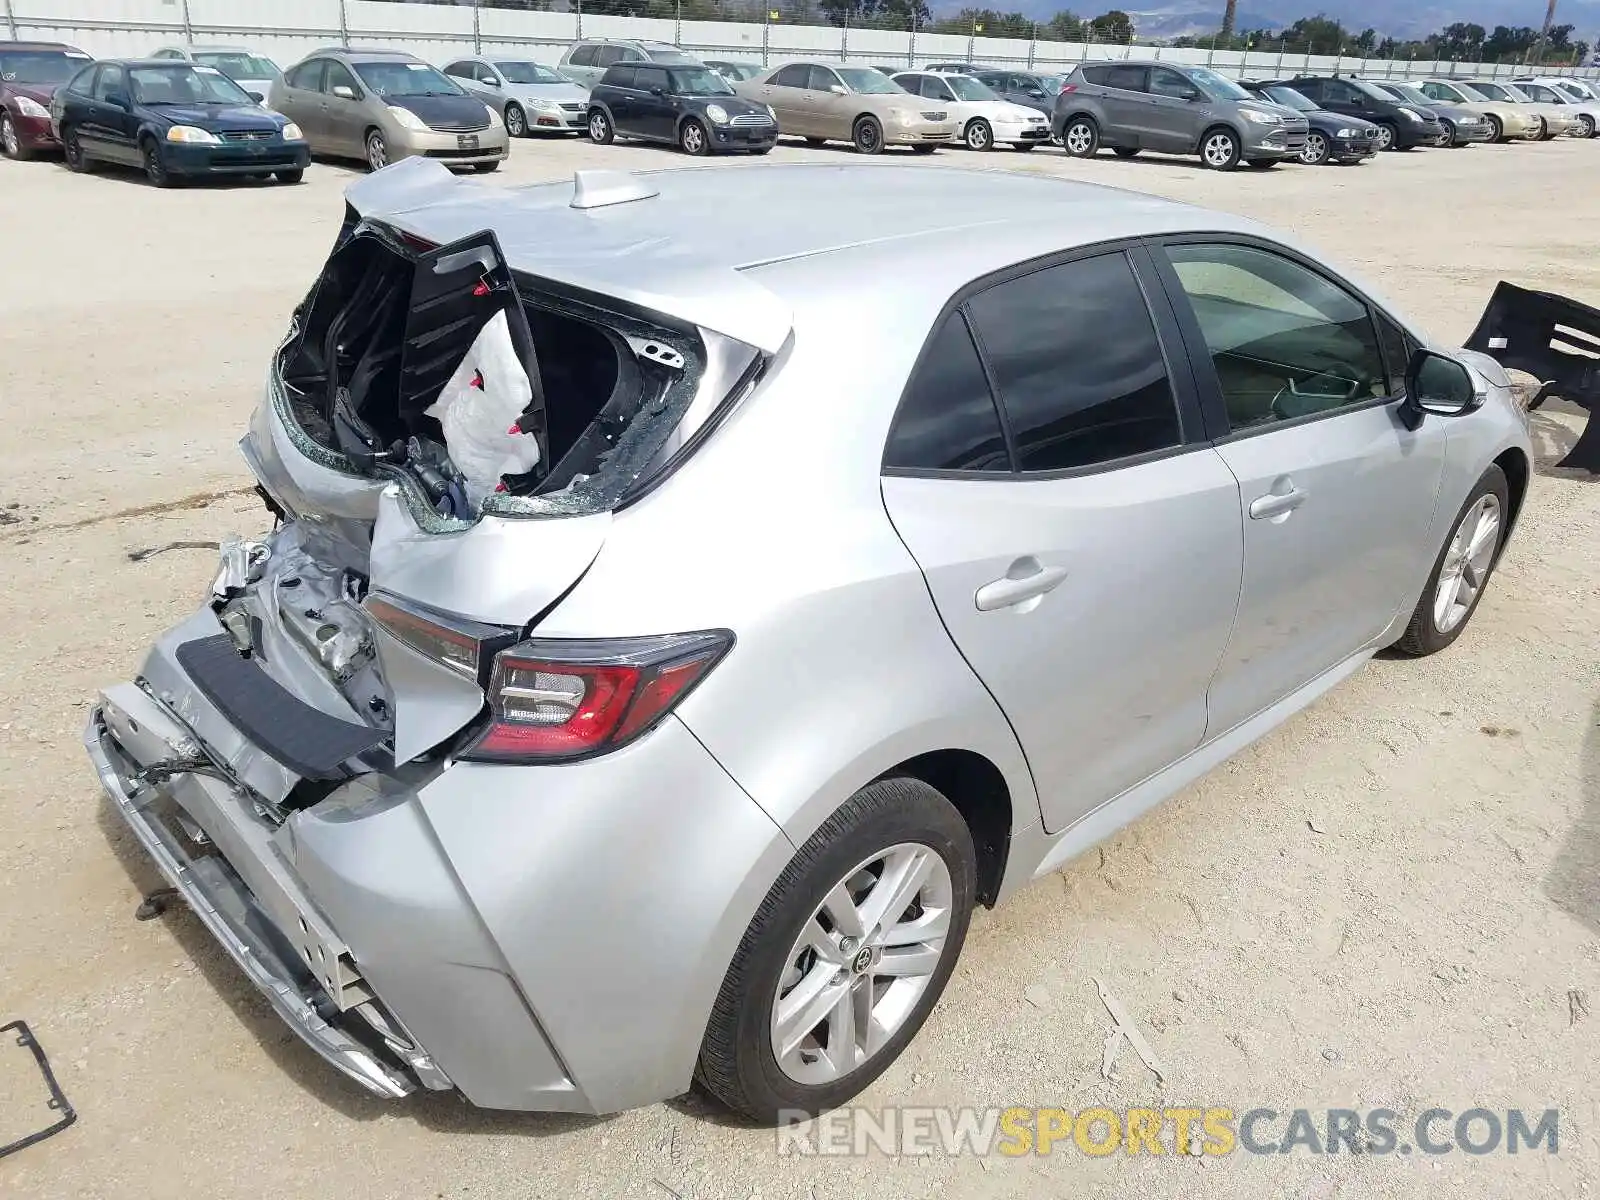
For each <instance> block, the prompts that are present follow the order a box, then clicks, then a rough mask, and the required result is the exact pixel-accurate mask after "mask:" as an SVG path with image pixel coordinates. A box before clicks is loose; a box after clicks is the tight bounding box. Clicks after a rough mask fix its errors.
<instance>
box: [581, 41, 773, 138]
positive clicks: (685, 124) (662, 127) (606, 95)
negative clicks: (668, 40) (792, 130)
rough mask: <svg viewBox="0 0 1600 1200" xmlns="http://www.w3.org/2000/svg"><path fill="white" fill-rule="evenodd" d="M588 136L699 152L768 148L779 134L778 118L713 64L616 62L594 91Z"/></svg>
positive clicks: (608, 68)
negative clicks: (748, 97) (746, 96)
mask: <svg viewBox="0 0 1600 1200" xmlns="http://www.w3.org/2000/svg"><path fill="white" fill-rule="evenodd" d="M589 136H590V137H591V138H593V139H594V140H595V141H596V142H598V143H600V144H601V145H608V144H610V143H611V142H613V141H615V140H616V139H617V138H619V137H630V138H640V139H641V140H643V141H647V142H669V143H672V144H675V145H677V146H678V147H679V148H680V149H681V150H682V151H683V152H684V153H685V154H693V155H696V156H698V155H702V154H710V153H712V152H713V151H718V150H748V151H749V152H750V153H752V154H765V153H766V152H767V151H769V150H771V149H772V147H773V145H774V144H776V142H777V140H778V119H777V117H776V116H774V115H773V112H772V110H771V109H770V108H768V107H767V106H766V105H765V104H757V103H755V102H754V101H751V100H746V99H744V98H743V97H742V96H739V95H738V94H736V93H735V92H734V90H733V86H732V85H731V84H729V83H728V81H727V80H726V79H724V78H723V77H722V76H721V75H719V74H717V73H716V72H715V71H713V70H712V69H711V68H710V67H707V66H703V65H695V66H670V67H669V66H658V65H656V64H653V63H617V64H616V65H614V66H611V67H607V68H606V73H605V74H604V75H602V76H601V77H600V82H599V83H597V84H595V85H594V87H593V89H592V90H591V91H590V92H589Z"/></svg>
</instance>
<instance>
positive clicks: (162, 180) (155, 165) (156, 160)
mask: <svg viewBox="0 0 1600 1200" xmlns="http://www.w3.org/2000/svg"><path fill="white" fill-rule="evenodd" d="M139 153H140V155H141V156H142V157H143V159H144V177H145V178H146V179H147V180H149V182H150V186H151V187H158V188H168V187H172V186H173V185H174V184H175V183H176V182H177V180H176V179H175V178H174V177H173V174H172V172H171V171H169V170H167V164H166V163H165V162H164V161H162V158H161V147H160V146H158V145H156V141H155V139H154V138H149V137H147V138H145V139H144V140H143V141H141V142H140V143H139Z"/></svg>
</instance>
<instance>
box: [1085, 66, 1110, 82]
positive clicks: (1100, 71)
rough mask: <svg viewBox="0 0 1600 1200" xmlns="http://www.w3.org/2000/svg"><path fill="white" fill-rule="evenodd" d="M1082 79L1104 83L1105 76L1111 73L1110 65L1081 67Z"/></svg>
mask: <svg viewBox="0 0 1600 1200" xmlns="http://www.w3.org/2000/svg"><path fill="white" fill-rule="evenodd" d="M1080 73H1081V74H1082V75H1083V77H1084V79H1086V80H1088V81H1089V82H1090V83H1097V84H1101V85H1102V86H1103V85H1104V84H1105V81H1106V76H1108V75H1109V74H1110V73H1111V68H1110V67H1108V66H1107V67H1083V68H1082V69H1081V72H1080Z"/></svg>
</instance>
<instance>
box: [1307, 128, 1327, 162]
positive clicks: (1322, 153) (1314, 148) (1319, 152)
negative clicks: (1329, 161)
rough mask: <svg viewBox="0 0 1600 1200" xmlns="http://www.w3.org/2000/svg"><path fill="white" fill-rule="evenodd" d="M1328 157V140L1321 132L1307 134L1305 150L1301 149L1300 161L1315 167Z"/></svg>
mask: <svg viewBox="0 0 1600 1200" xmlns="http://www.w3.org/2000/svg"><path fill="white" fill-rule="evenodd" d="M1327 157H1328V143H1327V140H1326V139H1324V138H1323V136H1322V135H1321V134H1320V133H1311V134H1308V135H1306V146H1305V149H1304V150H1302V151H1300V161H1301V162H1303V163H1305V164H1306V165H1308V166H1312V167H1314V166H1316V165H1317V164H1318V163H1320V162H1322V160H1323V159H1325V158H1327Z"/></svg>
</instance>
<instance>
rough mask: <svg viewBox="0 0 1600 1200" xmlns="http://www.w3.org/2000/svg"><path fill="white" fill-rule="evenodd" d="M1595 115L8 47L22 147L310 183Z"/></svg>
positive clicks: (1329, 97) (1241, 144)
mask: <svg viewBox="0 0 1600 1200" xmlns="http://www.w3.org/2000/svg"><path fill="white" fill-rule="evenodd" d="M1597 132H1600V90H1597V89H1596V88H1595V86H1594V85H1592V84H1590V83H1588V82H1585V81H1583V80H1580V79H1576V78H1569V77H1555V78H1544V79H1540V78H1530V79H1527V80H1523V81H1520V82H1518V83H1515V84H1513V83H1505V82H1499V81H1472V80H1463V79H1445V78H1433V79H1422V80H1415V81H1403V82H1401V81H1387V80H1385V81H1379V80H1371V79H1364V78H1360V77H1356V76H1350V75H1340V76H1332V77H1322V76H1301V77H1297V78H1290V79H1281V80H1255V81H1242V82H1241V81H1236V80H1233V79H1229V78H1227V77H1225V76H1223V75H1220V74H1218V73H1217V72H1215V71H1212V70H1210V69H1208V68H1205V67H1200V66H1184V65H1179V64H1174V63H1166V62H1155V61H1152V62H1138V61H1116V62H1112V61H1104V62H1085V63H1082V64H1080V65H1079V66H1078V67H1077V68H1076V69H1075V70H1073V71H1072V72H1070V73H1068V74H1065V75H1051V74H1042V73H1033V72H1024V71H1017V70H1008V69H994V68H986V67H983V66H980V65H977V64H972V63H959V62H957V63H934V64H930V65H928V66H926V67H924V68H921V69H918V70H900V69H897V68H894V67H888V66H851V65H847V64H840V63H835V62H824V61H813V62H804V61H802V62H786V63H783V64H780V65H777V66H772V67H761V66H758V65H756V64H753V63H740V62H732V61H727V60H717V59H713V60H701V59H699V58H696V57H695V56H693V55H691V54H688V53H686V52H685V51H683V50H681V49H679V48H678V47H676V46H672V45H669V44H666V43H659V42H648V41H631V40H605V41H586V42H578V43H574V45H573V46H571V47H569V48H568V50H567V51H566V53H565V54H564V56H563V58H562V60H561V62H560V64H558V66H557V67H556V68H554V69H552V68H550V67H548V66H544V65H542V64H539V63H535V62H532V61H527V60H521V59H512V58H506V57H501V56H481V55H476V56H464V57H461V58H458V59H454V60H452V61H450V62H448V63H446V64H444V65H443V66H442V67H440V66H435V65H433V64H430V63H426V62H424V61H422V60H421V59H419V58H417V57H415V56H413V55H411V54H408V53H405V52H403V51H398V50H386V49H360V48H350V47H331V48H327V49H323V50H318V51H315V52H313V53H312V54H310V55H308V56H307V57H306V58H304V59H303V60H302V61H301V62H299V63H297V64H295V65H294V66H292V67H290V68H289V69H288V70H287V71H280V70H279V68H278V67H277V66H276V64H274V63H272V62H271V61H270V60H269V59H267V58H265V57H263V56H261V55H257V54H253V53H251V52H250V51H249V50H247V49H244V48H239V47H193V46H173V47H166V48H163V49H162V50H159V51H157V52H156V53H155V54H154V55H152V56H150V57H149V58H145V59H136V60H130V59H119V60H107V61H103V62H96V61H95V60H93V59H92V58H91V57H90V56H89V55H87V54H85V53H84V52H83V51H81V50H77V49H75V48H73V47H70V46H65V45H61V44H56V43H24V42H12V43H7V44H6V45H4V46H3V47H0V147H3V148H4V151H5V153H6V154H7V156H9V157H13V158H21V157H27V156H29V155H30V154H33V153H35V152H38V151H41V150H46V149H49V150H55V149H59V150H60V152H61V153H62V155H63V157H64V158H65V161H66V163H67V165H68V166H69V167H70V168H72V169H73V170H78V171H88V170H92V169H94V167H95V166H96V164H98V163H101V162H111V163H123V164H127V165H131V166H136V167H139V168H141V169H143V171H144V172H145V175H146V176H147V178H148V179H149V180H150V181H151V182H152V183H155V184H158V185H167V184H171V183H174V182H178V181H181V180H183V179H186V178H189V177H192V176H202V175H214V174H244V175H251V176H263V177H265V176H276V178H278V179H279V180H280V181H283V182H296V181H298V180H299V179H300V178H301V175H302V173H303V172H304V170H305V169H306V167H307V165H308V164H309V162H310V161H311V158H312V156H313V155H320V156H328V157H341V158H349V159H356V160H360V161H363V162H365V163H366V164H367V165H368V166H369V167H370V168H371V169H373V170H377V169H380V168H382V167H383V166H385V165H387V164H388V163H389V162H391V161H394V160H396V159H399V158H405V157H410V156H413V155H419V156H423V157H427V158H433V159H437V160H440V161H442V162H443V163H445V164H446V165H448V166H450V167H452V168H458V169H472V170H476V171H481V172H488V171H493V170H495V169H496V168H497V167H498V166H499V164H500V162H501V161H503V160H504V159H505V158H506V157H507V155H508V154H509V153H510V147H511V140H512V139H513V138H516V137H523V136H527V135H529V134H533V133H569V134H580V135H583V134H586V135H587V136H588V137H590V138H591V139H592V140H593V141H595V142H597V143H600V144H609V143H611V142H614V141H616V140H617V139H619V138H624V139H629V138H631V139H638V140H644V141H656V142H661V143H665V144H671V145H676V146H677V147H679V148H680V149H682V150H683V151H684V152H686V153H688V154H691V155H703V154H710V153H715V152H722V151H741V152H748V153H752V154H765V153H767V152H768V151H770V150H771V149H772V147H773V146H774V145H775V144H776V143H777V140H778V138H779V137H780V136H790V137H800V138H803V139H805V141H806V142H808V143H811V144H815V145H820V144H823V143H825V142H829V141H836V142H848V143H850V144H851V145H853V146H854V147H855V149H856V150H857V151H859V152H861V153H863V154H876V153H880V152H882V151H883V150H885V149H887V148H890V147H896V146H903V147H909V148H910V149H911V150H913V151H915V152H918V153H924V154H928V153H933V152H934V151H936V150H937V149H939V147H941V146H951V145H961V146H965V147H966V148H967V149H970V150H975V151H987V150H992V149H994V148H996V147H999V146H1009V147H1011V148H1012V149H1014V150H1017V151H1022V152H1027V151H1032V150H1034V149H1035V148H1037V147H1039V146H1042V145H1054V146H1059V147H1060V148H1061V149H1062V150H1063V151H1064V152H1065V153H1067V154H1069V155H1072V156H1075V157H1080V158H1084V157H1090V156H1093V155H1095V154H1097V153H1099V151H1100V150H1102V149H1109V150H1111V151H1113V152H1114V153H1115V154H1117V155H1118V156H1119V157H1125V158H1130V157H1133V156H1135V155H1138V154H1140V153H1143V152H1145V151H1152V152H1157V153H1176V154H1191V155H1198V156H1199V157H1200V159H1201V161H1202V162H1203V163H1204V164H1205V165H1206V166H1207V167H1211V168H1214V169H1218V170H1227V169H1231V168H1233V167H1236V166H1239V165H1241V164H1248V165H1250V166H1256V167H1269V166H1273V165H1276V164H1277V163H1280V162H1283V161H1286V160H1298V161H1300V162H1303V163H1307V164H1311V165H1317V164H1322V163H1354V162H1361V161H1364V160H1366V159H1369V158H1372V157H1373V156H1375V155H1376V154H1378V153H1380V152H1383V151H1387V150H1410V149H1414V148H1416V147H1419V146H1453V147H1460V146H1467V145H1471V144H1473V143H1475V142H1508V141H1515V140H1532V141H1540V140H1545V141H1547V140H1550V139H1552V138H1556V137H1560V136H1575V137H1584V138H1593V137H1595V136H1596V134H1597Z"/></svg>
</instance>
